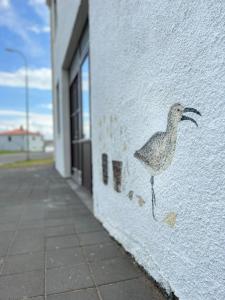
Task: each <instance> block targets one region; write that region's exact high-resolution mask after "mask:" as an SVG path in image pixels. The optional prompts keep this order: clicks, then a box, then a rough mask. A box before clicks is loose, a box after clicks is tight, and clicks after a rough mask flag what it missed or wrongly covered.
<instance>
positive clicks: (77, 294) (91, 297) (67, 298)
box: [47, 288, 99, 300]
mask: <svg viewBox="0 0 225 300" xmlns="http://www.w3.org/2000/svg"><path fill="white" fill-rule="evenodd" d="M47 300H99V298H98V296H97V292H96V290H95V289H92V288H91V289H86V290H83V291H74V292H69V293H63V294H58V295H50V296H48V297H47Z"/></svg>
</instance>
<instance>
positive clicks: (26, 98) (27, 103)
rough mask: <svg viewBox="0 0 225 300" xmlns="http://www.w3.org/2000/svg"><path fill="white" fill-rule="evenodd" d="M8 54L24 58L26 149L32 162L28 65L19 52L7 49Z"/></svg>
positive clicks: (28, 158)
mask: <svg viewBox="0 0 225 300" xmlns="http://www.w3.org/2000/svg"><path fill="white" fill-rule="evenodd" d="M5 50H6V51H7V52H13V53H17V54H18V55H19V56H20V57H22V59H23V61H24V67H25V106H26V128H27V133H26V136H27V140H26V146H27V147H26V148H27V151H26V153H27V160H30V145H29V94H28V64H27V58H26V56H25V55H24V54H23V53H22V52H21V51H19V50H17V49H14V48H6V49H5Z"/></svg>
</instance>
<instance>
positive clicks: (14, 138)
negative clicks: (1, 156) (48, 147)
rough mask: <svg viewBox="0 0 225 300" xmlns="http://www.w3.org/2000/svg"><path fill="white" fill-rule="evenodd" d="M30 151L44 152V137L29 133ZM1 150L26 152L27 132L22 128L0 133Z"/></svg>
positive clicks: (39, 134) (38, 133) (36, 133)
mask: <svg viewBox="0 0 225 300" xmlns="http://www.w3.org/2000/svg"><path fill="white" fill-rule="evenodd" d="M28 137H29V150H30V151H43V150H44V137H43V135H42V134H41V133H40V132H31V131H29V132H28ZM0 150H9V151H26V150H27V130H24V129H23V127H22V126H21V127H20V128H19V129H14V130H9V131H2V132H0Z"/></svg>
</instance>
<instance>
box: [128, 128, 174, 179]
mask: <svg viewBox="0 0 225 300" xmlns="http://www.w3.org/2000/svg"><path fill="white" fill-rule="evenodd" d="M176 139H177V134H176V132H174V133H168V132H156V133H155V134H154V135H153V136H152V137H151V138H150V139H149V140H148V141H147V143H146V144H145V145H144V146H143V147H141V148H140V149H139V150H137V151H136V152H135V153H134V156H135V157H136V158H137V159H139V160H140V161H141V163H142V164H144V166H145V168H146V169H147V170H148V172H149V173H150V175H151V176H156V175H159V174H161V173H162V172H163V171H165V170H166V169H167V168H168V167H169V165H170V164H171V162H172V159H173V156H174V153H175V149H176Z"/></svg>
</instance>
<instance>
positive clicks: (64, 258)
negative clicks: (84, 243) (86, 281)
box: [47, 247, 85, 268]
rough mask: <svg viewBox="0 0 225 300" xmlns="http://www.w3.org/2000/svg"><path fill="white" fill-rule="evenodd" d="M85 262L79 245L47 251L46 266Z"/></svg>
mask: <svg viewBox="0 0 225 300" xmlns="http://www.w3.org/2000/svg"><path fill="white" fill-rule="evenodd" d="M84 262H85V258H84V256H83V251H82V249H81V248H80V247H75V248H64V249H57V250H50V251H48V252H47V268H53V267H61V266H67V265H70V266H72V265H75V264H81V263H84Z"/></svg>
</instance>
